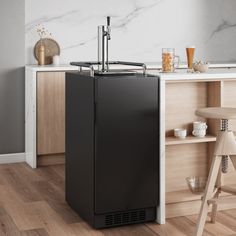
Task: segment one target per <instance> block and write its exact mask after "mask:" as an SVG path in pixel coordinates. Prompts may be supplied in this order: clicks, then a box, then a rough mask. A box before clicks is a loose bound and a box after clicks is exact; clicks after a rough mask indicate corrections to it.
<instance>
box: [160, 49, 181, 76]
mask: <svg viewBox="0 0 236 236" xmlns="http://www.w3.org/2000/svg"><path fill="white" fill-rule="evenodd" d="M176 59H177V60H176ZM179 62H180V58H179V56H176V55H175V49H174V48H162V72H167V73H168V72H174V71H175V69H176V68H178V66H179Z"/></svg>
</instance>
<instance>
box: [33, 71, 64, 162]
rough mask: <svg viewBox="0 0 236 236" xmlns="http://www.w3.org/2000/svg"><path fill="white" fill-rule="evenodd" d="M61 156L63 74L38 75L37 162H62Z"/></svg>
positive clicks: (42, 73)
mask: <svg viewBox="0 0 236 236" xmlns="http://www.w3.org/2000/svg"><path fill="white" fill-rule="evenodd" d="M64 153H65V72H38V73H37V157H38V160H37V162H38V164H41V165H43V164H56V163H63V162H64V160H63V155H64Z"/></svg>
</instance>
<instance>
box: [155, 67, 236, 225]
mask: <svg viewBox="0 0 236 236" xmlns="http://www.w3.org/2000/svg"><path fill="white" fill-rule="evenodd" d="M219 67H221V66H219ZM150 73H151V74H155V75H158V76H159V77H160V94H161V95H160V96H161V98H160V101H161V103H160V130H161V132H160V140H161V145H160V147H161V148H160V157H161V160H160V175H161V178H160V179H161V185H160V186H161V189H160V199H161V202H160V209H159V210H158V211H157V212H158V218H157V222H159V223H164V222H165V218H171V217H176V216H184V215H192V214H198V212H199V210H200V203H201V200H200V199H201V195H194V194H192V193H191V192H190V190H189V189H188V186H187V183H186V180H185V178H186V177H189V176H202V177H207V175H208V170H209V167H210V162H211V156H212V154H213V150H214V145H215V141H216V133H217V131H218V129H219V127H220V124H219V121H218V120H212V119H207V120H204V119H203V118H200V117H197V116H196V115H195V110H196V109H197V108H202V107H217V106H224V107H236V69H235V68H231V67H228V68H211V69H210V70H209V72H207V73H202V74H200V73H187V72H186V70H177V71H176V72H175V73H160V71H158V70H156V71H150ZM199 120H200V121H206V122H207V125H208V129H207V135H206V137H204V138H197V137H194V136H192V135H191V133H192V123H193V122H194V121H199ZM175 128H184V129H187V133H188V135H187V137H186V138H185V139H178V138H175V137H174V132H173V129H175ZM230 128H231V129H232V130H236V122H235V121H230ZM223 176H224V182H225V183H226V184H228V185H236V171H235V170H234V168H233V167H232V164H231V163H230V170H229V173H228V174H226V175H225V174H223ZM223 198H224V199H227V202H225V203H224V202H223V204H220V205H219V209H231V208H236V198H235V197H233V196H230V195H228V194H227V195H226V196H224V197H223Z"/></svg>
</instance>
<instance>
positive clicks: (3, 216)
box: [0, 164, 236, 236]
mask: <svg viewBox="0 0 236 236" xmlns="http://www.w3.org/2000/svg"><path fill="white" fill-rule="evenodd" d="M5 170H7V171H8V173H14V174H13V175H15V173H21V174H20V175H19V176H18V178H19V180H18V181H19V182H20V183H21V187H22V188H25V187H26V189H28V188H31V190H30V191H29V192H28V193H29V195H30V194H31V193H32V192H33V193H37V194H38V195H39V199H41V200H36V199H34V198H30V197H27V198H26V192H25V191H20V190H19V188H17V187H16V184H14V183H13V181H12V177H10V176H9V175H6V176H5V175H4V174H3V175H2V173H4V171H5ZM0 174H1V177H2V176H5V179H4V181H2V184H1V185H0V235H1V236H2V235H5V236H136V235H137V236H155V235H156V236H158V235H159V236H190V235H192V233H193V231H194V229H195V224H196V219H197V216H196V215H194V216H187V217H175V218H171V219H167V222H166V224H165V225H159V224H157V223H155V222H151V223H147V224H137V225H131V226H123V227H116V228H111V229H103V230H94V229H92V228H91V227H90V226H89V225H88V224H87V223H86V222H84V221H83V220H81V219H80V217H79V216H78V215H77V214H76V213H75V212H74V211H73V210H72V209H70V207H69V206H68V205H67V204H66V202H65V200H64V174H65V171H64V165H58V166H47V167H39V168H38V169H35V170H33V169H31V168H30V167H28V166H27V165H26V164H10V165H1V166H0ZM30 177H31V178H30ZM8 178H10V179H8ZM26 199H27V201H24V200H26ZM30 199H31V200H30ZM193 202H195V201H193ZM199 202H200V201H199ZM189 203H191V201H189ZM235 203H236V201H235ZM170 205H171V204H170ZM193 207H194V206H193V204H190V205H189V207H188V208H189V209H191V208H193ZM197 207H198V209H199V206H197ZM218 216H219V217H218V218H217V223H216V225H213V224H211V223H206V226H205V229H206V230H205V231H204V234H203V236H207V235H211V236H222V235H223V236H224V235H225V236H226V235H227V236H229V235H236V210H228V211H223V212H219V213H218ZM219 233H220V234H219Z"/></svg>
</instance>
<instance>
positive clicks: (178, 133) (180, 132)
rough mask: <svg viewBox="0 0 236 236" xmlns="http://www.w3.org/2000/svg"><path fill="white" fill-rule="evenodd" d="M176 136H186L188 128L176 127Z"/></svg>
mask: <svg viewBox="0 0 236 236" xmlns="http://www.w3.org/2000/svg"><path fill="white" fill-rule="evenodd" d="M174 136H175V137H176V138H186V136H187V130H186V129H174Z"/></svg>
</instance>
